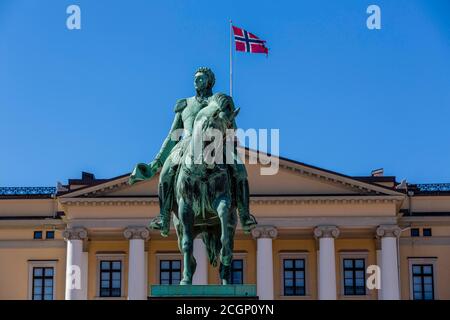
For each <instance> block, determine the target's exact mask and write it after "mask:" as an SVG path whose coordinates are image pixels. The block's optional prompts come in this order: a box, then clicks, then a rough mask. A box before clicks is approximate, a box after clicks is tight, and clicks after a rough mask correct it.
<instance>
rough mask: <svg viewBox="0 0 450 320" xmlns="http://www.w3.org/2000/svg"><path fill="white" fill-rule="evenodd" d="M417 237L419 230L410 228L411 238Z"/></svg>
mask: <svg viewBox="0 0 450 320" xmlns="http://www.w3.org/2000/svg"><path fill="white" fill-rule="evenodd" d="M418 236H420V234H419V229H418V228H412V229H411V237H418Z"/></svg>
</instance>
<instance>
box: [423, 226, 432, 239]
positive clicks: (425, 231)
mask: <svg viewBox="0 0 450 320" xmlns="http://www.w3.org/2000/svg"><path fill="white" fill-rule="evenodd" d="M423 236H424V237H431V228H423Z"/></svg>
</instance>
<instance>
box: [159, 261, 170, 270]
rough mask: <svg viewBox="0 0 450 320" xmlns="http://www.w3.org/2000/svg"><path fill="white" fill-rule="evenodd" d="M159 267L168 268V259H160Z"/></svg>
mask: <svg viewBox="0 0 450 320" xmlns="http://www.w3.org/2000/svg"><path fill="white" fill-rule="evenodd" d="M161 269H170V261H167V260H163V261H161Z"/></svg>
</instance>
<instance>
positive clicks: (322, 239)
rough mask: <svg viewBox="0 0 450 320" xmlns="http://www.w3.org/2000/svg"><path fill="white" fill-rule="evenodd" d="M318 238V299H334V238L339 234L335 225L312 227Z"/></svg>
mask: <svg viewBox="0 0 450 320" xmlns="http://www.w3.org/2000/svg"><path fill="white" fill-rule="evenodd" d="M314 236H315V237H316V238H318V239H319V262H318V264H319V300H336V257H335V252H334V239H335V238H337V237H338V236H339V229H338V228H337V227H335V226H319V227H316V228H315V229H314Z"/></svg>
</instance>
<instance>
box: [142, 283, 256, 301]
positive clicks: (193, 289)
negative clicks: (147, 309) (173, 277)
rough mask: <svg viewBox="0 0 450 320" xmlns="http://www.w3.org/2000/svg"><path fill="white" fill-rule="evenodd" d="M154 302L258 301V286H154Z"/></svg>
mask: <svg viewBox="0 0 450 320" xmlns="http://www.w3.org/2000/svg"><path fill="white" fill-rule="evenodd" d="M149 299H151V300H154V299H158V300H166V299H167V300H169V299H177V300H180V299H181V300H183V299H187V300H198V299H208V300H211V299H214V300H216V299H220V300H222V299H248V300H257V299H258V297H257V296H256V285H253V284H239V285H237V284H230V285H225V286H223V285H183V286H181V285H152V286H150V297H149Z"/></svg>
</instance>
